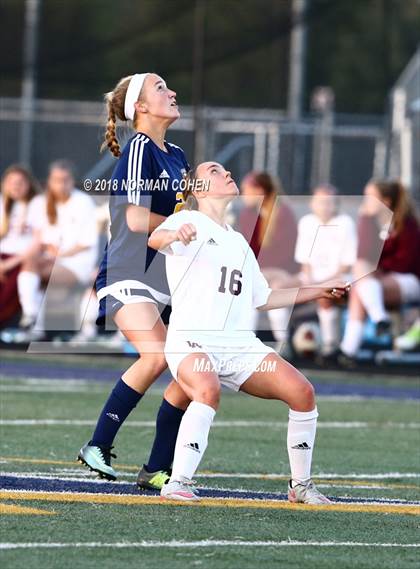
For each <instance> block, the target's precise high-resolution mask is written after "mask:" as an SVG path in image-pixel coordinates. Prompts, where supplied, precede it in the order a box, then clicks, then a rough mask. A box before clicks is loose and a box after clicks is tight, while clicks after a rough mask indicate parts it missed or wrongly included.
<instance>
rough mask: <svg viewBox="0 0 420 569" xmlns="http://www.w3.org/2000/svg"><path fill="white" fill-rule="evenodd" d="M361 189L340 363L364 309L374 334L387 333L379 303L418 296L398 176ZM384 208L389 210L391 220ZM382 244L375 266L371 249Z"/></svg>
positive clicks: (417, 240) (416, 233) (409, 210)
mask: <svg viewBox="0 0 420 569" xmlns="http://www.w3.org/2000/svg"><path fill="white" fill-rule="evenodd" d="M364 194H365V200H364V202H363V205H362V208H361V212H360V213H361V215H360V218H359V227H358V234H359V248H358V255H357V257H358V260H357V263H356V266H355V271H354V273H355V274H354V276H355V279H356V280H357V279H361V280H359V281H358V282H357V283H356V284H355V286H354V287H352V290H351V294H350V301H349V319H348V321H347V324H346V329H345V334H344V338H343V341H342V343H341V352H342V353H341V355H340V358H339V360H340V362H341V363H342V364H343V365H352V364H353V362H354V359H353V358H354V357H355V355H356V353H357V351H358V349H359V347H360V344H361V342H362V337H363V323H364V320H365V317H366V315H368V316H369V318H370V319H371V320H372V321H373V322H374V323H375V324H376V333H377V335H381V334H384V333H389V332H390V319H389V315H388V312H387V311H386V308H385V307H386V306H388V307H396V306H400V305H401V304H402V303H408V302H418V301H419V300H420V282H419V278H420V255H419V251H420V230H419V224H418V221H417V219H416V215H415V212H414V208H413V206H412V205H411V203H410V200H409V196H408V194H407V191H406V190H405V188H404V187H403V186H402V184H401V183H400V182H399V181H394V180H391V181H382V180H372V181H371V182H369V183H368V184H367V186H366V187H365V191H364ZM384 206H386V208H385V207H384ZM387 208H388V209H387ZM389 210H391V212H392V213H393V218H392V224H391V226H389V219H390V216H389ZM382 246H383V249H382V254H381V256H380V258H379V263H378V266H377V267H376V265H375V263H376V259H375V254H376V255H377V252H378V251H380V249H381V247H382Z"/></svg>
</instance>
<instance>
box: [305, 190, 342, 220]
mask: <svg viewBox="0 0 420 569" xmlns="http://www.w3.org/2000/svg"><path fill="white" fill-rule="evenodd" d="M311 209H312V211H313V212H314V214H315V215H316V216H317V217H318V218H319V219H321V220H322V221H323V222H324V223H325V222H327V221H329V220H330V219H331V218H333V217H334V215H335V214H336V211H337V197H336V196H335V195H334V194H332V193H331V192H328V191H325V190H322V189H320V190H316V191H315V193H314V195H313V196H312V199H311Z"/></svg>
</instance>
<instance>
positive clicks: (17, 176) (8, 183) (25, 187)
mask: <svg viewBox="0 0 420 569" xmlns="http://www.w3.org/2000/svg"><path fill="white" fill-rule="evenodd" d="M2 190H3V193H4V195H5V196H8V197H9V198H11V199H12V200H14V201H17V202H19V201H23V200H24V199H25V198H26V196H27V195H28V192H29V183H28V180H27V179H26V177H25V176H24V175H23V174H21V173H20V172H10V174H8V175H7V176H6V178H5V179H4V180H3V188H2Z"/></svg>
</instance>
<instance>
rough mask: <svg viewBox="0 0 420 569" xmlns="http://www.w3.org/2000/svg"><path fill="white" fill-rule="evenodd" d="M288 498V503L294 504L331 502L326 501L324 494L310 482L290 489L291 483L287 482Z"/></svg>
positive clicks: (329, 501)
mask: <svg viewBox="0 0 420 569" xmlns="http://www.w3.org/2000/svg"><path fill="white" fill-rule="evenodd" d="M288 498H289V502H293V503H296V504H311V505H320V504H325V505H326V504H332V502H331V500H328V498H327V497H326V496H324V494H321V492H320V491H319V490H318V488H317V487H316V486H315V484H314V483H313V482H312V480H308V481H307V482H306V484H296V486H293V487H292V481H291V480H290V481H289V488H288Z"/></svg>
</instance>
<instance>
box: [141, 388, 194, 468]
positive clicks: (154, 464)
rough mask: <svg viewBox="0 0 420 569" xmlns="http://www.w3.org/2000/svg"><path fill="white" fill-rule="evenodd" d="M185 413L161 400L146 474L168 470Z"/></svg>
mask: <svg viewBox="0 0 420 569" xmlns="http://www.w3.org/2000/svg"><path fill="white" fill-rule="evenodd" d="M184 413H185V411H184V410H183V409H178V407H174V406H173V405H171V404H170V403H168V401H166V399H163V401H162V404H161V406H160V409H159V412H158V415H157V418H156V436H155V440H154V442H153V447H152V452H151V453H150V457H149V461H148V463H147V464H145V468H146V470H147V471H148V472H156V471H158V470H166V471H167V470H169V469H170V468H171V465H172V461H173V459H174V452H175V444H176V438H177V436H178V430H179V425H180V423H181V419H182V417H183V415H184Z"/></svg>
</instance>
